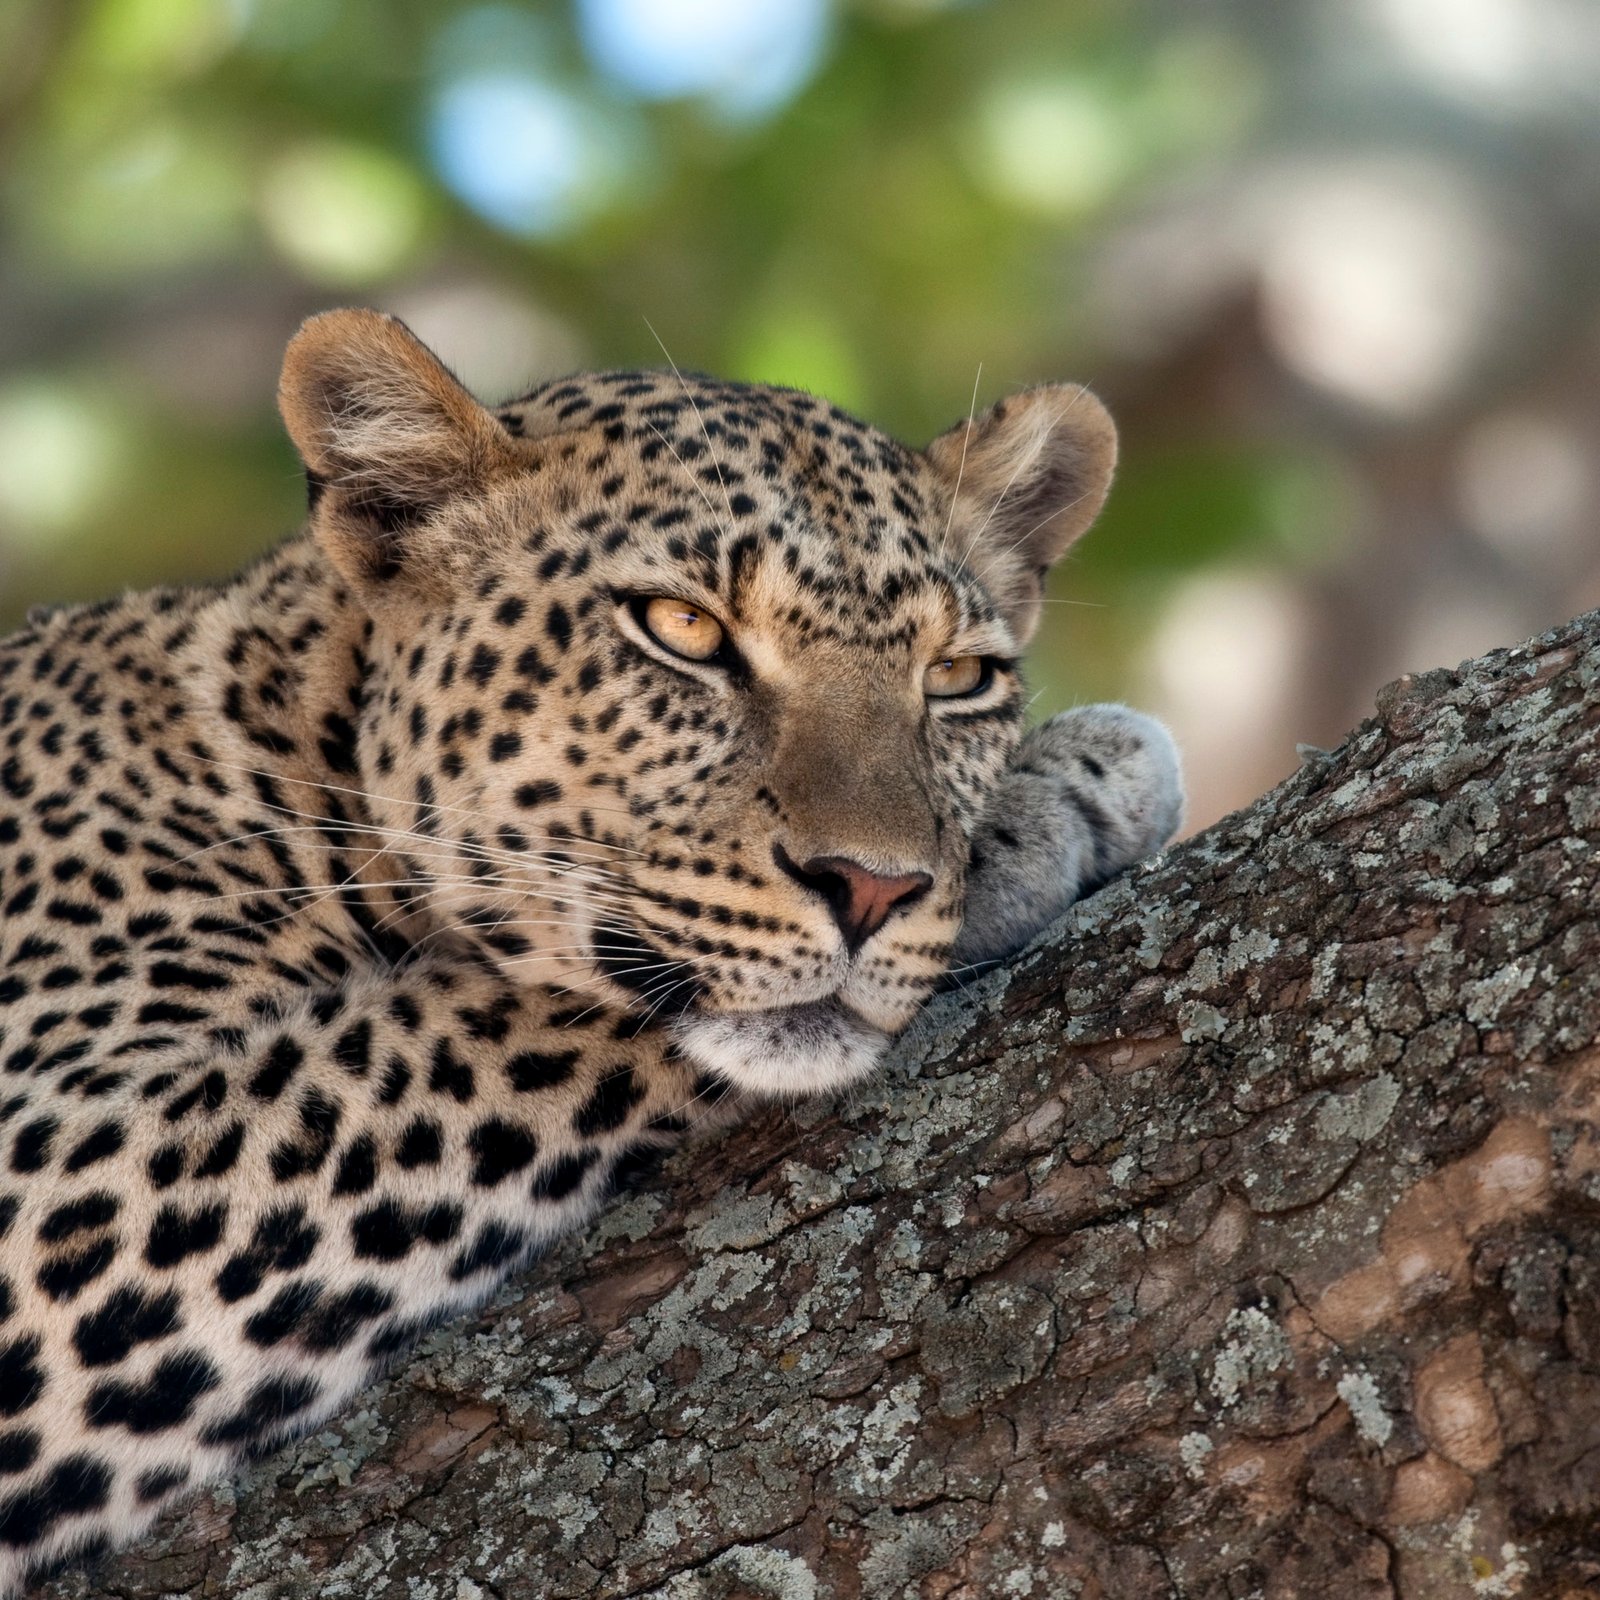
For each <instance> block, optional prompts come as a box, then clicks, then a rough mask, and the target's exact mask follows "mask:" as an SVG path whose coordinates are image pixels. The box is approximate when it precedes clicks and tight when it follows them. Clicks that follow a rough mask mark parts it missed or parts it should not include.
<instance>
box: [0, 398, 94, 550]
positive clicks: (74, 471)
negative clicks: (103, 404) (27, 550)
mask: <svg viewBox="0 0 1600 1600" xmlns="http://www.w3.org/2000/svg"><path fill="white" fill-rule="evenodd" d="M120 444H121V441H120V440H119V438H118V436H117V434H116V431H115V429H114V428H113V427H112V425H111V424H110V422H109V421H108V420H107V419H106V417H105V416H104V414H103V413H102V412H101V411H99V410H98V409H97V408H96V407H95V406H94V405H92V404H90V403H89V402H88V401H87V400H86V399H85V398H84V397H83V396H82V395H80V394H78V393H76V392H75V391H74V390H73V389H71V388H70V387H68V386H66V385H64V384H60V383H56V382H51V381H49V380H47V379H41V378H22V379H18V380H16V381H15V382H12V383H9V384H7V385H6V386H5V388H3V389H0V522H3V524H4V528H5V534H6V539H7V542H8V543H14V544H19V545H24V546H26V545H36V546H44V545H49V544H53V543H55V542H56V541H57V540H58V539H60V538H62V537H63V536H65V535H66V534H68V533H70V532H71V530H72V529H73V527H74V526H76V525H77V524H78V523H80V522H82V521H83V520H84V519H86V518H87V517H89V516H90V515H91V514H92V513H93V512H95V511H96V510H98V509H99V508H100V507H101V506H102V505H103V504H104V503H105V501H106V499H107V497H108V496H109V494H110V492H111V488H112V485H113V481H114V479H115V475H116V471H117V465H118V460H119V458H120V455H121V450H120Z"/></svg>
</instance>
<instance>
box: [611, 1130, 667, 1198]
mask: <svg viewBox="0 0 1600 1600" xmlns="http://www.w3.org/2000/svg"><path fill="white" fill-rule="evenodd" d="M667 1152H668V1147H667V1146H665V1145H661V1144H656V1143H653V1142H652V1141H649V1140H644V1139H640V1140H636V1141H635V1142H634V1143H632V1144H630V1145H628V1146H627V1147H626V1148H625V1149H624V1150H623V1152H622V1154H621V1155H619V1156H618V1157H617V1159H616V1160H615V1161H614V1162H613V1163H612V1166H611V1171H610V1172H609V1173H608V1174H607V1175H606V1181H607V1183H608V1184H609V1185H610V1188H611V1192H612V1193H613V1194H622V1193H624V1192H626V1191H628V1190H631V1189H638V1188H642V1187H643V1186H644V1185H645V1184H646V1183H647V1182H649V1180H650V1179H651V1178H653V1177H655V1175H656V1174H657V1173H658V1172H659V1171H660V1170H661V1163H662V1162H663V1161H665V1160H666V1159H667Z"/></svg>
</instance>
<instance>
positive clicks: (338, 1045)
mask: <svg viewBox="0 0 1600 1600" xmlns="http://www.w3.org/2000/svg"><path fill="white" fill-rule="evenodd" d="M371 1056H372V1024H371V1022H369V1021H367V1020H366V1019H365V1018H363V1019H362V1020H361V1021H360V1022H356V1023H352V1024H351V1025H350V1026H349V1027H348V1028H346V1029H345V1031H344V1032H343V1033H341V1034H340V1035H339V1037H338V1039H336V1040H335V1041H334V1046H333V1059H334V1060H335V1061H337V1062H338V1063H339V1065H340V1066H341V1067H343V1068H344V1069H345V1071H346V1072H353V1073H355V1074H356V1075H357V1076H358V1077H359V1076H360V1075H361V1074H362V1073H363V1072H365V1071H366V1070H367V1065H368V1062H369V1061H370V1059H371Z"/></svg>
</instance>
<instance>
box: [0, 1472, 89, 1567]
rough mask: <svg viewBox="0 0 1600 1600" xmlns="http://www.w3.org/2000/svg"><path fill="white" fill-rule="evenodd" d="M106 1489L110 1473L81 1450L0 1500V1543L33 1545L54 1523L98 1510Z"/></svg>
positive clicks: (14, 1545) (15, 1545) (16, 1545)
mask: <svg viewBox="0 0 1600 1600" xmlns="http://www.w3.org/2000/svg"><path fill="white" fill-rule="evenodd" d="M110 1492H111V1472H110V1469H109V1468H108V1467H107V1466H106V1464H105V1463H104V1462H103V1461H98V1460H96V1459H95V1458H94V1457H93V1456H91V1455H86V1454H83V1453H80V1454H78V1455H75V1456H68V1457H67V1458H66V1460H65V1461H59V1462H57V1463H56V1465H55V1467H54V1468H53V1469H52V1470H51V1471H50V1472H49V1473H48V1474H46V1476H45V1477H44V1478H42V1479H40V1481H39V1482H38V1483H36V1484H34V1485H33V1486H32V1487H31V1488H28V1489H24V1490H23V1491H22V1492H21V1493H20V1494H14V1495H9V1496H7V1498H6V1499H4V1500H0V1544H8V1545H11V1546H13V1547H18V1546H27V1545H31V1544H37V1543H38V1542H39V1541H40V1540H41V1539H43V1538H44V1536H45V1535H46V1534H47V1533H49V1532H50V1530H51V1529H52V1528H53V1527H55V1525H56V1524H57V1523H58V1522H62V1521H65V1520H66V1519H67V1518H68V1517H76V1516H81V1515H83V1513H84V1512H86V1511H98V1510H99V1509H100V1508H101V1507H102V1506H103V1505H105V1503H106V1500H107V1498H108V1497H109V1495H110Z"/></svg>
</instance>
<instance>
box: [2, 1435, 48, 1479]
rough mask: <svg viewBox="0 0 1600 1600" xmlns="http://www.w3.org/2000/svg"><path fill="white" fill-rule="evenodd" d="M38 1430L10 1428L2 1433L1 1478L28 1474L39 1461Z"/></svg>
mask: <svg viewBox="0 0 1600 1600" xmlns="http://www.w3.org/2000/svg"><path fill="white" fill-rule="evenodd" d="M39 1442H40V1441H39V1431H38V1429H37V1428H8V1429H7V1430H6V1431H5V1432H4V1433H0V1478H4V1477H10V1476H11V1475H12V1474H14V1473H18V1472H26V1471H27V1470H28V1468H29V1467H31V1466H32V1465H33V1464H34V1462H35V1461H37V1460H38V1459H39Z"/></svg>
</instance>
